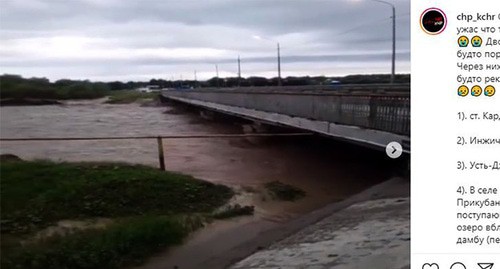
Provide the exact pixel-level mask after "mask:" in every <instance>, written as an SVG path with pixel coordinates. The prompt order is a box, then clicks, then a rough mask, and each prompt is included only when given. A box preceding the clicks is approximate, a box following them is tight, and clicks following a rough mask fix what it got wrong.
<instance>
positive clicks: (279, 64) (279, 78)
mask: <svg viewBox="0 0 500 269" xmlns="http://www.w3.org/2000/svg"><path fill="white" fill-rule="evenodd" d="M277 44H278V86H281V55H280V43H279V42H278V43H277Z"/></svg>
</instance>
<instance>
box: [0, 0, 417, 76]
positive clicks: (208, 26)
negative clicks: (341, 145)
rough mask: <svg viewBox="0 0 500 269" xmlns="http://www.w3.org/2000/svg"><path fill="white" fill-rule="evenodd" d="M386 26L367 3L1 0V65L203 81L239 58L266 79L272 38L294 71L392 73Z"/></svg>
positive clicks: (402, 8)
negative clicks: (193, 77)
mask: <svg viewBox="0 0 500 269" xmlns="http://www.w3.org/2000/svg"><path fill="white" fill-rule="evenodd" d="M393 3H394V4H395V5H396V8H397V25H398V27H397V51H398V56H397V57H398V71H399V72H409V49H410V43H409V40H410V33H409V28H410V27H409V20H410V18H409V10H410V6H409V5H410V2H409V0H394V1H393ZM390 27H391V21H390V9H389V7H388V6H385V5H382V4H380V3H377V2H374V1H371V0H364V1H356V2H353V1H349V0H329V1H327V0H317V1H306V0H291V1H290V0H267V1H264V0H256V1H251V0H236V1H235V0H215V1H202V0H199V1H193V0H191V1H189V0H188V1H119V0H107V1H99V0H69V1H63V0H45V1H44V0H23V1H17V0H3V1H2V2H1V8H0V67H1V71H2V73H20V74H21V75H26V76H47V77H49V78H51V79H58V78H62V77H70V78H91V79H93V78H95V79H106V80H114V79H120V80H127V79H132V78H144V79H147V76H150V77H153V76H157V75H161V76H163V77H164V78H169V77H170V76H174V77H176V78H178V77H180V76H185V77H187V76H191V75H192V73H193V70H195V69H196V70H198V71H199V73H200V74H201V75H200V77H201V78H208V77H209V76H211V71H212V70H211V69H212V66H213V64H215V63H218V64H221V66H224V64H228V65H229V64H231V62H234V59H235V58H236V57H237V55H241V56H242V58H243V59H245V61H246V63H251V64H252V67H251V68H250V69H249V70H253V71H252V72H254V73H255V74H269V75H271V76H272V75H273V73H272V72H273V69H274V66H273V65H272V64H271V63H273V62H275V58H274V57H275V54H276V51H275V46H276V44H275V43H276V42H278V41H279V42H280V44H281V47H282V55H283V63H284V68H288V70H290V73H291V74H299V73H300V72H304V73H303V75H315V74H324V75H337V74H345V73H346V72H347V73H378V72H387V71H388V70H389V69H388V61H389V59H390V48H391V32H390V29H391V28H390ZM254 35H258V36H261V37H262V38H261V39H260V40H257V39H255V38H252V36H254ZM332 62H333V63H332ZM305 63H309V64H305ZM342 63H344V66H345V68H342ZM303 66H307V67H308V68H307V69H304V68H302V67H303ZM118 67H119V68H118ZM205 69H207V70H205ZM113 70H115V72H116V73H115V74H113ZM283 71H284V73H286V72H287V70H286V69H284V70H283ZM127 72H130V73H129V74H128V76H127V74H126V73H127ZM229 73H230V72H228V74H229ZM203 74H206V77H204V75H203ZM249 75H251V74H249Z"/></svg>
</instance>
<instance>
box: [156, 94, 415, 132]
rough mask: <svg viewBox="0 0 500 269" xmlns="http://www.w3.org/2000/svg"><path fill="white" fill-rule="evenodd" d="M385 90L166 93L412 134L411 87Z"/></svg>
mask: <svg viewBox="0 0 500 269" xmlns="http://www.w3.org/2000/svg"><path fill="white" fill-rule="evenodd" d="M379 87H381V86H379ZM269 88H270V89H269ZM396 89H397V91H396ZM381 90H382V88H379V89H378V90H377V91H379V92H377V93H373V88H371V87H367V86H364V89H363V88H357V89H356V88H351V89H350V92H346V91H337V90H330V91H326V90H323V91H318V90H317V91H314V90H311V89H308V88H303V89H302V90H300V88H296V89H294V90H284V89H282V90H277V89H276V88H273V87H258V89H250V88H233V89H195V90H182V91H180V90H166V91H163V93H162V94H163V96H164V97H167V98H168V97H181V98H186V99H192V100H199V101H204V102H211V103H216V104H222V105H228V106H236V107H242V108H247V109H254V110H259V111H264V112H270V113H279V114H284V115H288V116H292V117H302V118H306V119H312V120H317V121H326V122H330V123H336V124H342V125H350V126H357V127H362V128H367V129H374V130H380V131H386V132H390V133H395V134H401V135H406V136H409V134H410V94H409V86H401V85H399V86H398V87H397V88H392V91H385V92H380V91H381Z"/></svg>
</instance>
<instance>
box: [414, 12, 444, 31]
mask: <svg viewBox="0 0 500 269" xmlns="http://www.w3.org/2000/svg"><path fill="white" fill-rule="evenodd" d="M447 23H448V22H447V19H446V14H444V12H443V11H442V10H441V9H439V8H428V9H426V10H425V11H424V12H422V15H420V27H421V28H422V30H423V31H424V32H426V33H427V34H430V35H437V34H440V33H442V32H443V31H444V29H446V25H447Z"/></svg>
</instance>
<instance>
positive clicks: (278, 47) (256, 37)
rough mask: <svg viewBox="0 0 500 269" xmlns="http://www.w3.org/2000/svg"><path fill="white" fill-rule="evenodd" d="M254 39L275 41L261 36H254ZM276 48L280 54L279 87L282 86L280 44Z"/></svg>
mask: <svg viewBox="0 0 500 269" xmlns="http://www.w3.org/2000/svg"><path fill="white" fill-rule="evenodd" d="M252 37H253V38H255V39H258V40H263V39H264V40H267V41H273V42H274V40H271V39H268V38H263V37H261V36H258V35H254V36H252ZM276 45H277V46H276V48H277V52H278V86H281V84H282V83H281V52H280V42H276Z"/></svg>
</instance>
